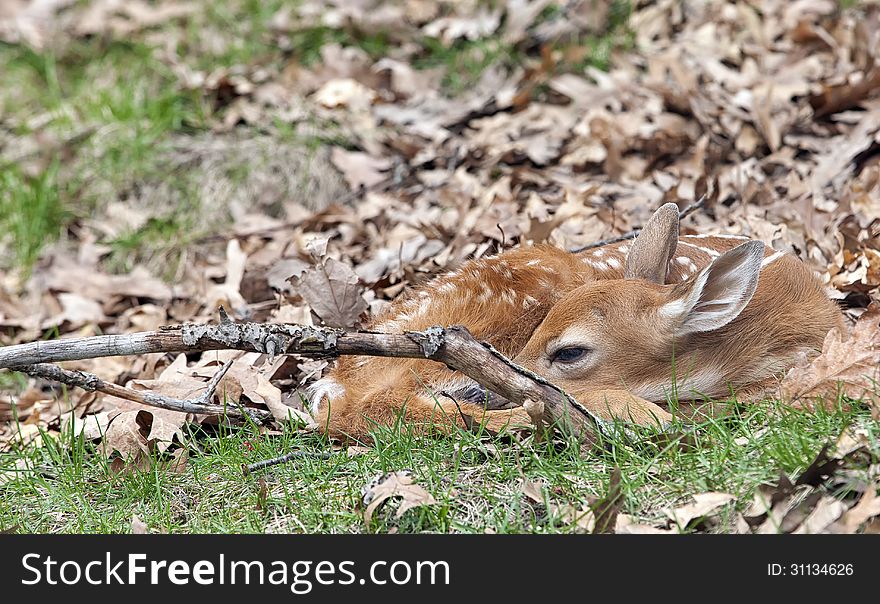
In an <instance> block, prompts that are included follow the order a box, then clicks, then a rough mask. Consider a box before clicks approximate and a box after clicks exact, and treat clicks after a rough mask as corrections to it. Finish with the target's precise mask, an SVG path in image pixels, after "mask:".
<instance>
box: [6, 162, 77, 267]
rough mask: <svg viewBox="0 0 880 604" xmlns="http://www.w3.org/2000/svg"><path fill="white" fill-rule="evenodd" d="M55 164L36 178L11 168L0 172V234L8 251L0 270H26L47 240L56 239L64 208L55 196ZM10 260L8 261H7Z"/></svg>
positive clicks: (56, 188) (56, 182) (57, 196)
mask: <svg viewBox="0 0 880 604" xmlns="http://www.w3.org/2000/svg"><path fill="white" fill-rule="evenodd" d="M57 175H58V163H57V162H55V161H53V162H52V163H51V164H50V165H49V167H48V168H46V169H45V170H44V171H43V172H41V173H40V174H38V175H37V176H36V177H28V176H26V175H25V174H23V173H22V172H21V171H20V170H18V169H16V168H15V167H9V168H7V169H5V170H2V171H0V233H4V234H5V237H6V241H5V242H4V243H5V245H6V246H7V247H8V248H9V249H10V250H11V251H12V254H11V256H10V257H9V258H8V259H6V260H5V261H4V262H3V263H2V265H0V268H10V266H19V267H23V268H25V269H28V268H29V267H30V266H31V265H32V264H33V262H34V260H35V259H36V257H37V255H38V254H39V252H40V249H41V248H42V247H43V245H44V244H45V243H46V242H47V241H51V240H53V239H55V238H56V237H57V236H58V233H59V230H60V228H61V224H62V222H63V220H64V215H65V212H64V208H63V206H62V205H61V200H60V198H59V194H58V181H57ZM9 260H11V262H9Z"/></svg>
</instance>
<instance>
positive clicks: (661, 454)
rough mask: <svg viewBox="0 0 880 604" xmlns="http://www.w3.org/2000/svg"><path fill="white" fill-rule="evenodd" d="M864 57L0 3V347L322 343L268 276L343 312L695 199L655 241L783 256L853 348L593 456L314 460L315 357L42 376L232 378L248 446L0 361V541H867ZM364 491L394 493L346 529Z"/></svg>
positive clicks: (870, 341)
mask: <svg viewBox="0 0 880 604" xmlns="http://www.w3.org/2000/svg"><path fill="white" fill-rule="evenodd" d="M878 49H880V4H878V3H877V2H871V1H869V2H852V1H846V2H839V3H838V2H833V1H831V0H802V1H800V2H788V1H787V0H765V1H763V2H760V3H752V2H733V1H730V2H728V1H726V0H716V1H712V2H703V1H687V0H686V1H684V2H680V1H677V0H676V1H672V0H657V1H644V0H642V1H632V2H629V1H624V0H608V1H603V0H571V1H563V0H532V1H527V0H508V1H504V0H497V1H477V0H474V1H472V2H471V1H464V2H445V1H443V2H434V1H427V0H401V1H397V2H395V1H385V2H380V1H374V0H358V1H356V2H352V1H344V0H336V1H334V0H327V1H323V2H317V1H314V0H301V1H298V2H285V1H282V0H264V1H263V0H229V1H226V2H210V1H208V0H191V1H173V0H157V1H156V2H139V1H135V0H132V1H129V2H115V1H111V0H94V1H92V2H85V1H79V0H53V1H50V2H45V1H44V2H31V0H15V1H12V2H8V3H4V5H3V7H0V72H2V74H3V75H2V77H3V84H4V85H3V87H2V88H0V344H3V345H9V344H16V343H21V342H29V341H35V340H39V339H50V338H56V337H61V336H64V337H82V336H89V335H97V334H106V333H130V332H135V331H144V330H150V329H155V328H157V327H158V326H160V325H167V324H178V323H182V322H188V321H196V322H205V321H209V320H215V319H216V309H217V307H218V306H219V305H223V306H225V307H226V308H228V309H230V313H231V314H233V315H234V316H236V317H237V318H239V319H249V320H255V321H285V322H298V323H310V322H312V323H315V324H318V323H319V322H320V321H321V320H322V319H324V320H325V321H326V320H327V319H328V318H327V317H321V316H320V314H318V313H316V312H315V309H316V308H321V307H322V304H321V300H319V299H312V298H310V296H314V294H313V293H312V294H309V293H306V292H304V291H301V290H300V289H299V288H298V286H297V280H296V279H295V278H294V279H292V277H296V276H299V275H301V274H303V273H304V272H306V271H309V270H314V267H315V265H316V264H320V263H321V262H322V261H323V258H321V257H319V256H324V257H331V258H335V259H337V260H341V261H342V262H343V263H344V264H345V265H346V266H347V267H349V269H350V270H351V271H353V273H354V274H355V275H357V277H358V280H359V287H360V290H359V296H358V298H359V300H362V304H365V305H366V306H367V308H368V313H373V314H375V313H378V312H380V311H381V310H382V309H383V308H385V307H386V306H387V305H388V304H389V302H390V301H391V300H393V299H394V298H395V297H397V296H399V295H403V294H405V293H406V292H407V291H409V290H410V288H412V287H415V286H418V285H419V284H420V283H423V282H425V281H426V280H428V279H429V278H431V277H432V276H434V275H436V274H438V273H442V272H446V271H449V270H452V269H454V268H455V267H456V266H457V265H458V264H460V263H461V262H462V261H464V260H466V259H468V258H478V257H482V256H485V255H489V254H493V253H495V252H497V251H499V250H502V249H506V248H509V247H512V246H516V245H519V244H522V243H526V242H530V241H531V242H550V243H553V244H555V245H558V246H560V247H564V248H568V249H571V248H575V247H577V246H579V245H585V244H588V243H591V242H594V241H598V240H601V239H604V238H607V237H611V236H615V235H618V234H621V233H624V232H627V231H629V230H630V229H632V228H634V227H637V226H639V225H641V224H643V223H644V221H645V220H646V219H647V217H648V216H650V214H651V212H652V211H653V210H654V209H656V208H657V207H659V205H660V204H662V203H664V202H669V201H671V202H676V203H678V204H679V205H680V207H682V208H684V207H686V206H687V205H688V204H690V203H691V202H693V200H694V199H695V198H697V197H698V196H700V195H702V194H704V193H705V194H706V199H707V201H706V203H705V205H704V206H703V208H702V209H701V210H700V211H698V212H696V213H694V214H693V215H691V216H690V217H688V218H687V219H686V220H685V221H684V222H683V224H682V229H683V232H684V233H719V232H721V233H732V234H745V235H749V236H752V237H755V238H758V239H761V240H763V241H765V242H767V243H768V244H770V245H772V246H774V247H775V248H777V249H780V250H785V251H790V252H793V253H795V254H797V255H798V256H799V257H801V258H802V259H803V260H804V261H805V262H806V263H807V264H808V265H809V266H810V267H811V268H813V269H814V270H816V272H817V273H818V274H820V275H821V276H822V278H823V280H824V281H825V282H826V284H827V285H828V290H829V293H830V294H831V295H832V297H834V298H835V299H836V300H838V301H839V302H840V304H841V306H842V308H843V309H844V310H845V313H846V315H847V318H848V321H849V323H850V324H851V325H856V327H855V332H854V335H852V336H850V335H849V334H840V336H839V337H840V340H838V346H836V347H835V346H832V344H834V342H833V341H829V343H828V344H829V345H828V346H827V347H826V350H825V351H824V352H823V356H822V357H821V359H822V360H823V363H824V364H820V365H817V364H815V363H813V364H811V363H809V362H808V361H804V364H803V365H802V366H801V367H799V368H798V370H799V373H798V374H797V376H794V377H792V376H789V377H788V378H786V379H788V380H789V382H788V384H789V386H792V382H793V380H794V381H795V382H796V383H794V386H797V388H795V390H797V391H798V392H799V393H800V395H801V397H800V398H801V399H802V401H807V400H809V401H810V402H809V403H808V404H801V405H791V404H789V403H790V401H788V400H785V397H782V396H780V397H779V400H767V401H764V402H760V403H754V404H748V405H745V404H743V405H739V406H737V407H736V409H735V411H734V412H733V413H731V414H730V415H728V416H725V417H722V418H705V419H704V420H703V421H700V422H698V423H697V424H696V425H694V426H691V427H690V428H689V430H688V434H689V436H688V438H687V439H686V440H679V439H673V440H672V441H670V440H669V439H662V438H658V435H655V434H650V433H643V434H640V435H639V436H640V437H639V438H632V437H631V436H630V437H627V438H623V437H621V438H619V439H611V440H608V441H605V442H603V443H602V447H600V448H599V449H597V450H591V451H584V450H582V449H581V447H580V446H579V444H578V443H575V442H571V441H569V440H566V439H564V438H563V437H561V436H557V437H555V438H553V439H551V440H549V441H539V440H536V439H535V436H534V435H533V434H531V433H529V432H520V433H510V434H501V435H491V434H487V433H474V432H465V431H462V432H457V433H454V434H452V435H436V434H435V435H416V434H412V433H411V432H410V431H409V430H408V429H407V427H406V426H404V425H399V426H395V427H393V428H382V429H378V430H377V432H376V434H375V443H373V444H370V446H349V445H341V444H339V443H335V442H329V441H327V439H325V438H324V437H322V436H320V435H319V434H318V433H316V432H315V431H314V430H313V426H312V425H311V424H310V423H309V420H308V418H307V417H305V416H304V415H303V413H302V402H301V399H300V393H301V390H302V388H303V387H304V386H306V385H308V383H310V382H311V381H312V380H314V379H316V378H317V377H319V376H320V374H321V372H322V371H325V370H326V368H327V363H325V362H317V361H309V360H305V359H290V360H287V361H283V360H282V361H276V362H269V361H268V360H267V359H266V358H265V356H264V355H259V354H243V353H228V352H223V353H204V354H202V355H189V356H187V355H179V356H177V357H175V356H174V355H163V354H153V355H146V356H143V357H137V358H134V357H117V358H104V359H94V360H89V361H79V362H75V363H66V364H65V366H66V367H69V368H75V369H81V370H84V371H90V372H93V373H96V374H98V375H100V376H101V377H102V378H104V379H105V380H108V381H113V382H116V383H119V384H126V383H132V384H135V385H137V386H138V387H141V388H146V389H150V390H153V391H156V392H160V393H163V394H166V395H169V396H180V397H184V396H190V395H192V393H193V392H196V391H198V389H199V388H201V387H203V385H204V382H205V380H207V378H208V377H210V375H211V373H213V371H214V370H215V369H216V365H217V364H218V362H221V361H225V360H228V359H234V360H235V363H234V365H233V369H232V370H231V372H230V379H229V381H228V382H227V385H230V384H232V385H234V386H233V387H230V388H229V389H227V390H226V391H225V396H227V397H230V398H233V399H234V401H235V402H240V403H242V404H247V405H251V406H255V407H260V408H263V409H266V408H268V409H269V410H271V411H272V413H273V415H274V416H275V423H274V424H273V425H272V426H270V427H268V428H267V427H258V426H255V425H247V426H244V427H239V428H230V427H226V426H223V425H218V423H217V422H216V421H212V420H211V419H210V418H209V419H204V418H195V417H192V416H186V415H184V414H180V413H173V412H167V411H160V410H156V409H150V408H147V407H137V406H134V405H132V404H131V403H128V402H125V401H120V400H118V399H114V398H112V397H110V396H104V395H95V394H94V393H83V392H81V391H79V390H73V389H72V390H67V389H64V388H59V387H57V385H53V384H51V383H46V382H42V381H35V380H31V379H28V378H27V377H25V376H23V375H22V374H18V373H13V372H7V371H2V372H0V531H18V532H40V533H56V532H128V531H134V532H187V533H195V532H476V533H482V532H486V533H510V532H539V533H543V532H592V531H594V530H597V529H598V530H615V531H616V532H619V533H625V532H658V533H660V532H738V533H752V532H780V531H781V532H862V531H864V532H880V519H878V518H877V517H878V514H880V503H878V501H880V499H878V498H877V489H878V479H880V464H878V458H880V393H878V390H877V386H876V383H877V382H876V380H877V379H878V376H877V373H876V372H877V367H878V365H880V329H878V325H877V323H878V321H877V316H878V315H877V310H876V306H871V305H872V303H873V304H874V305H876V304H877V303H878V302H880V289H878V288H880V218H878V216H880V66H878V65H880V62H878V61H880V56H878V52H880V51H878ZM316 241H317V242H319V244H318V245H317V247H316V246H315V244H314V243H313V242H316ZM325 243H326V249H325V250H324V247H323V246H324V244H325ZM315 249H322V250H323V253H322V254H316V253H315ZM328 295H329V293H328ZM342 310H343V311H345V310H351V309H342ZM341 314H342V315H346V313H345V312H343V313H341ZM347 314H349V315H350V314H351V313H350V312H349V313H347ZM365 318H366V316H362V317H358V316H357V314H356V313H355V315H354V316H353V317H352V318H351V320H350V324H349V325H346V326H347V327H356V326H357V325H358V324H360V323H359V322H360V321H362V320H364V319H365ZM848 338H851V339H848ZM840 341H842V342H843V343H844V344H843V345H842V346H841V345H839V342H840ZM841 382H842V383H843V384H842V386H841V385H840V383H841ZM787 391H788V392H791V388H789V389H788V390H787ZM673 403H674V401H673ZM291 450H301V451H302V455H301V456H300V457H297V458H296V459H295V460H294V461H293V462H291V463H288V464H285V465H281V466H275V467H273V468H271V469H267V470H263V471H261V472H258V473H255V474H253V475H250V476H243V475H242V465H243V464H248V463H253V462H256V461H260V460H263V459H267V458H270V457H273V456H277V455H281V454H283V453H286V452H289V451H291ZM328 452H330V453H329V455H328V454H327V453H328ZM403 471H409V472H411V476H410V475H409V473H407V474H406V475H404V474H401V472H403ZM378 475H385V476H384V479H385V481H386V482H387V481H403V482H408V481H409V480H413V481H414V482H415V484H416V485H417V486H418V488H414V489H409V490H407V492H408V493H410V495H408V499H404V501H400V500H399V498H396V499H395V500H394V501H391V502H388V503H385V504H384V505H383V506H380V507H378V509H377V510H375V511H374V510H373V509H372V508H370V512H369V513H367V511H366V510H365V508H366V507H367V506H366V505H365V503H364V494H365V493H369V492H370V490H371V488H370V486H369V485H370V483H371V481H372V479H374V478H375V477H377V476H378ZM373 489H375V487H373ZM603 503H605V504H610V505H611V507H612V508H613V510H614V514H615V515H616V516H615V521H614V524H613V526H607V525H605V524H603V523H602V522H598V523H597V513H596V512H595V510H598V509H600V507H601V506H602V504H603ZM401 506H403V507H404V508H408V509H407V510H406V511H405V512H404V513H403V514H397V513H396V511H397V510H399V509H401ZM373 507H376V506H373ZM605 507H606V509H607V506H605Z"/></svg>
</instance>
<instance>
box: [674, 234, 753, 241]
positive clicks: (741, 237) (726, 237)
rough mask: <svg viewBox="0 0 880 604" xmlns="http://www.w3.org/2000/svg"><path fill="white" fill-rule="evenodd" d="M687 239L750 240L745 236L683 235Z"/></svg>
mask: <svg viewBox="0 0 880 604" xmlns="http://www.w3.org/2000/svg"><path fill="white" fill-rule="evenodd" d="M685 236H686V237H687V238H688V239H707V238H709V237H717V238H718V239H741V240H743V241H745V240H748V239H751V237H746V236H745V235H685Z"/></svg>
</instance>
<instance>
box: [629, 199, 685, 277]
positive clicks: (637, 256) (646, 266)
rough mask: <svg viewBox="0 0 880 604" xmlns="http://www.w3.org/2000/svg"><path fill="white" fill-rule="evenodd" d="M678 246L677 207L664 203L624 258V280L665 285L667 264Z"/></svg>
mask: <svg viewBox="0 0 880 604" xmlns="http://www.w3.org/2000/svg"><path fill="white" fill-rule="evenodd" d="M677 245H678V206H677V205H675V204H674V203H667V204H665V205H663V206H661V207H660V209H659V210H657V211H656V212H654V215H653V216H651V219H650V220H648V222H647V224H645V226H644V228H643V229H642V232H641V233H639V236H638V237H636V238H635V240H634V241H633V242H632V246H631V247H630V250H629V253H628V254H627V255H626V268H625V269H624V271H623V278H624V279H644V280H645V281H652V282H654V283H660V284H663V283H665V282H666V272H667V269H668V267H669V261H670V260H671V259H672V255H673V254H674V253H675V248H676V246H677Z"/></svg>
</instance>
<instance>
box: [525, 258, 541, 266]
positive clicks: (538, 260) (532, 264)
mask: <svg viewBox="0 0 880 604" xmlns="http://www.w3.org/2000/svg"><path fill="white" fill-rule="evenodd" d="M539 264H541V260H540V259H538V258H536V259H535V260H529V261H528V262H526V266H538V265H539Z"/></svg>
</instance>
